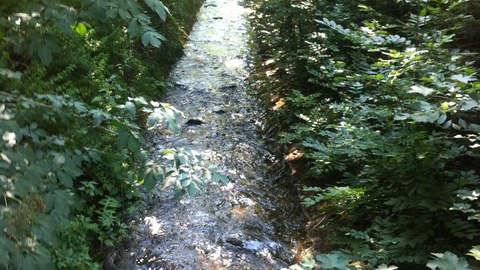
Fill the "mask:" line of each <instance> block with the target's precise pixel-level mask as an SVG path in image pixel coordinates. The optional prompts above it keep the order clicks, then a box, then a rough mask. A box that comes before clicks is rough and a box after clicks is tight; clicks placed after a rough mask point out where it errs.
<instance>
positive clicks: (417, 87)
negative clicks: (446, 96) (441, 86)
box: [408, 85, 435, 96]
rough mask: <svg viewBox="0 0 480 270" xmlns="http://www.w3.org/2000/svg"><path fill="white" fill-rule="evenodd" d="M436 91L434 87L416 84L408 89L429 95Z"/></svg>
mask: <svg viewBox="0 0 480 270" xmlns="http://www.w3.org/2000/svg"><path fill="white" fill-rule="evenodd" d="M434 92H435V90H433V89H432V88H428V87H425V86H422V85H414V86H412V87H411V89H410V91H408V93H418V94H422V95H424V96H428V95H430V94H432V93H434Z"/></svg>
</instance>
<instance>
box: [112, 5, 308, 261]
mask: <svg viewBox="0 0 480 270" xmlns="http://www.w3.org/2000/svg"><path fill="white" fill-rule="evenodd" d="M248 12H249V10H248V9H246V8H244V7H243V6H242V5H241V3H239V2H238V1H237V0H206V1H205V3H204V5H203V7H202V8H201V10H200V12H199V14H198V21H197V23H196V25H195V26H194V28H193V30H192V33H191V35H190V37H189V42H188V43H187V45H186V48H185V56H184V57H183V58H182V59H181V60H180V61H179V63H178V64H177V65H176V67H175V68H174V70H173V71H172V74H171V79H170V80H171V86H170V88H169V90H168V91H167V101H168V102H169V103H170V104H172V105H173V106H175V107H176V108H178V109H179V110H181V111H183V112H184V114H185V118H184V119H183V120H182V121H181V123H180V124H181V128H182V131H181V133H180V134H176V135H172V134H165V133H164V134H161V131H156V130H153V131H150V135H149V136H148V137H149V139H148V140H149V148H150V149H149V151H150V152H151V153H153V154H152V158H155V152H156V151H160V150H162V149H165V148H174V147H185V148H190V149H193V150H195V151H197V152H198V153H200V154H201V155H202V156H203V157H204V158H205V159H206V162H207V163H216V164H220V165H221V167H222V168H225V171H226V175H227V176H228V178H229V179H230V183H228V184H226V185H213V184H208V185H207V188H206V190H204V191H201V192H199V193H198V194H197V195H196V196H194V197H184V198H182V199H181V200H176V199H175V198H174V197H173V192H171V191H169V190H160V188H159V189H156V190H154V192H153V195H152V196H151V199H149V200H145V202H144V203H145V205H146V207H145V210H144V211H142V212H141V213H137V214H135V216H134V217H133V218H132V219H131V224H133V225H134V226H136V227H137V228H138V229H137V230H136V231H135V232H134V233H133V235H132V237H131V238H132V240H131V241H130V242H129V243H127V246H126V247H125V248H124V250H122V251H118V252H120V253H122V254H117V256H112V262H111V263H110V264H111V265H112V266H111V267H112V268H114V269H189V270H190V269H254V270H261V269H282V268H286V267H288V265H289V263H290V262H291V261H292V259H293V256H294V255H295V246H296V242H295V240H294V235H295V232H297V231H298V229H299V227H300V222H299V221H298V217H299V214H298V212H299V209H298V208H296V207H297V205H298V202H294V200H295V199H296V196H295V193H294V192H293V191H291V190H292V189H288V188H286V187H285V185H284V182H285V181H284V180H282V177H281V175H282V173H281V170H280V171H279V170H278V169H275V168H277V167H278V166H277V164H279V162H278V161H277V160H276V158H275V156H274V155H273V154H272V153H270V152H269V150H268V147H267V145H266V144H265V138H264V136H263V135H262V134H261V132H260V130H261V128H262V126H263V122H262V117H261V112H260V110H259V109H258V104H256V103H255V100H254V99H253V98H252V97H251V96H249V95H248V94H247V90H248V87H249V83H248V81H247V77H248V72H249V69H248V62H249V54H250V52H249V45H248V44H249V40H248V38H249V35H248V22H247V15H248ZM272 168H273V169H272ZM292 198H293V201H292Z"/></svg>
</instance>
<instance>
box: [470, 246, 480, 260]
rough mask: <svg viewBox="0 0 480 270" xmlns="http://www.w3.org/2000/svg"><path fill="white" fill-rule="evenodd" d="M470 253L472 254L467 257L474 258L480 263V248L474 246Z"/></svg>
mask: <svg viewBox="0 0 480 270" xmlns="http://www.w3.org/2000/svg"><path fill="white" fill-rule="evenodd" d="M469 251H470V253H467V255H469V256H472V257H474V258H475V259H476V260H477V261H480V246H473V247H472V249H470V250H469Z"/></svg>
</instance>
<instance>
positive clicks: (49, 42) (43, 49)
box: [36, 38, 59, 66]
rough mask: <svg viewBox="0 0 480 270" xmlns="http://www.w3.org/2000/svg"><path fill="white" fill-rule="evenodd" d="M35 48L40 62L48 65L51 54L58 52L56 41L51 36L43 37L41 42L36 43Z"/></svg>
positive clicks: (51, 59)
mask: <svg viewBox="0 0 480 270" xmlns="http://www.w3.org/2000/svg"><path fill="white" fill-rule="evenodd" d="M36 50H37V54H38V56H39V57H40V60H41V61H42V63H43V64H44V65H46V66H48V65H50V64H51V63H52V61H53V54H54V53H56V52H58V51H59V48H58V45H57V43H56V42H55V41H54V40H53V39H52V38H45V40H44V41H43V42H41V43H40V44H38V48H36Z"/></svg>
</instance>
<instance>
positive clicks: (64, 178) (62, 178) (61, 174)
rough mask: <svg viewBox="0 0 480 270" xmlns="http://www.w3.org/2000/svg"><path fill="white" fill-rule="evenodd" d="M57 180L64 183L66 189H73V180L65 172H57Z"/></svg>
mask: <svg viewBox="0 0 480 270" xmlns="http://www.w3.org/2000/svg"><path fill="white" fill-rule="evenodd" d="M57 178H58V180H59V181H60V183H62V185H64V186H65V187H67V188H73V179H72V177H71V176H70V175H69V174H67V173H65V172H63V171H59V172H57Z"/></svg>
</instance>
